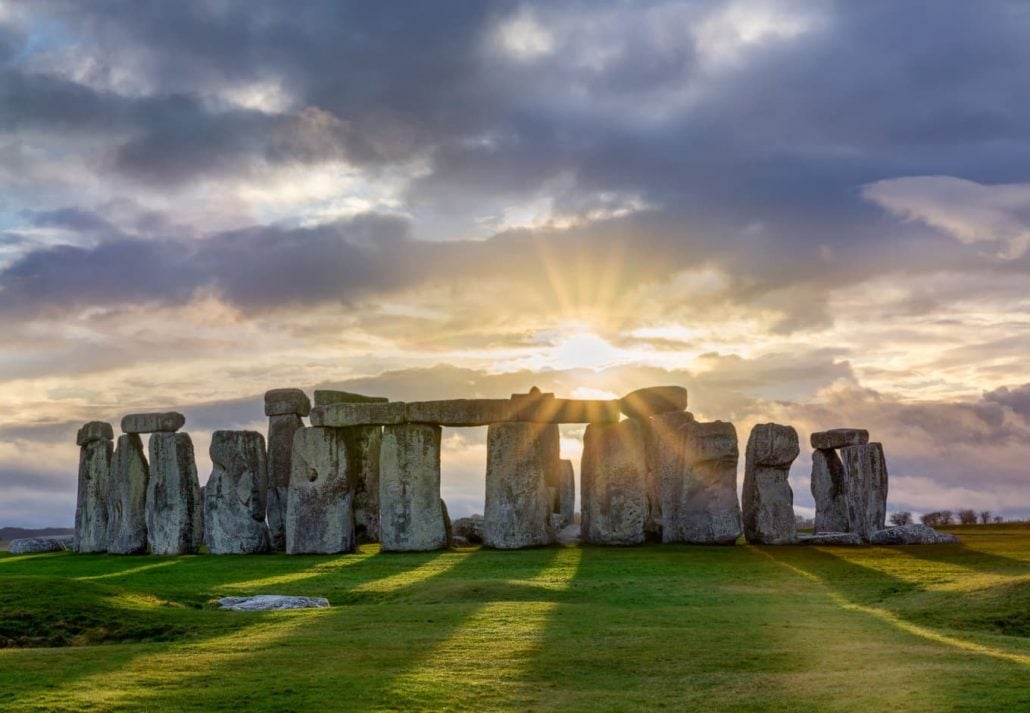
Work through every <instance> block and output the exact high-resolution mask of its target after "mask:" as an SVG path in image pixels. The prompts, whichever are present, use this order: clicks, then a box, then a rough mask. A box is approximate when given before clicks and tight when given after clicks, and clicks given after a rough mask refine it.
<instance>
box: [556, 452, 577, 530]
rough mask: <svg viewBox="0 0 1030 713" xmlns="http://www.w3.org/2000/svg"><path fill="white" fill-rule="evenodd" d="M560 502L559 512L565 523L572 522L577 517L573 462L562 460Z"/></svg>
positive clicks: (559, 472)
mask: <svg viewBox="0 0 1030 713" xmlns="http://www.w3.org/2000/svg"><path fill="white" fill-rule="evenodd" d="M557 490H558V502H557V510H556V511H555V512H557V513H558V514H559V515H561V516H562V517H563V518H565V522H566V523H569V522H572V518H573V517H574V516H575V515H576V474H575V473H574V472H573V470H572V461H571V460H562V461H561V466H560V468H559V470H558V488H557Z"/></svg>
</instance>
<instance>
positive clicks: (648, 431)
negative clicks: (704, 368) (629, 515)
mask: <svg viewBox="0 0 1030 713" xmlns="http://www.w3.org/2000/svg"><path fill="white" fill-rule="evenodd" d="M656 388H660V389H662V390H664V388H663V387H656ZM648 393H650V390H649V389H641V390H639V391H634V392H633V394H648ZM628 398H629V397H623V400H624V401H625V400H626V399H628ZM683 402H684V403H685V402H686V390H683ZM659 403H661V402H659ZM638 409H639V406H638ZM634 420H636V421H637V422H638V423H639V424H640V428H641V433H643V435H644V450H645V454H646V456H647V504H648V516H647V522H646V523H645V526H644V528H645V530H646V532H647V539H649V540H651V541H653V542H662V541H663V539H664V535H663V526H664V525H663V523H664V522H665V517H664V513H663V507H664V500H663V495H662V487H663V485H662V477H663V476H662V473H663V472H666V473H667V474H668V473H669V472H671V471H668V468H669V467H670V463H673V462H676V460H677V458H679V457H680V456H681V454H682V449H683V445H682V440H683V438H682V436H681V434H680V429H681V428H683V427H684V425H686V424H690V423H694V414H692V413H690V412H689V411H665V412H662V413H655V414H653V415H651V416H649V417H647V418H637V417H634ZM663 468H664V469H665V471H663ZM675 470H676V472H679V473H681V474H682V473H683V472H685V471H683V470H682V469H681V468H679V469H675Z"/></svg>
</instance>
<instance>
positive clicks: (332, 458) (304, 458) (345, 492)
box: [286, 426, 357, 554]
mask: <svg viewBox="0 0 1030 713" xmlns="http://www.w3.org/2000/svg"><path fill="white" fill-rule="evenodd" d="M347 465H348V457H347V434H346V432H344V431H343V430H341V429H336V428H322V427H319V426H313V427H311V428H302V429H300V430H299V431H297V432H296V433H295V434H294V437H293V467H292V473H291V475H290V493H289V505H288V507H287V509H286V552H287V553H288V554H306V553H326V554H328V553H335V552H353V551H354V549H355V546H356V544H357V541H356V539H355V535H354V491H353V490H352V489H351V477H350V474H349V473H348V472H347Z"/></svg>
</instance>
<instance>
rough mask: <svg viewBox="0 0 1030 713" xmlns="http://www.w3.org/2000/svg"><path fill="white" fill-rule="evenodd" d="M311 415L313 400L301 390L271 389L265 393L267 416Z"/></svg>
mask: <svg viewBox="0 0 1030 713" xmlns="http://www.w3.org/2000/svg"><path fill="white" fill-rule="evenodd" d="M309 413H311V400H310V399H309V398H308V395H307V394H305V393H304V392H303V391H301V390H300V389H271V390H270V391H266V392H265V415H266V416H288V415H290V414H295V415H297V416H307V415H308V414H309Z"/></svg>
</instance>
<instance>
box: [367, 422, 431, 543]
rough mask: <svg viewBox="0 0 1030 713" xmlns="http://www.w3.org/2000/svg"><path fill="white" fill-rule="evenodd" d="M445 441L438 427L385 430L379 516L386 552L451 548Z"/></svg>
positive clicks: (417, 425) (411, 424) (404, 427)
mask: <svg viewBox="0 0 1030 713" xmlns="http://www.w3.org/2000/svg"><path fill="white" fill-rule="evenodd" d="M440 436H441V428H440V427H439V426H431V425H427V424H414V423H409V424H397V425H391V426H386V427H384V428H383V447H382V451H381V453H380V456H379V466H380V478H379V512H380V515H381V518H382V521H381V522H380V541H381V542H382V550H383V551H384V552H405V551H420V550H438V549H443V548H444V547H446V546H447V531H446V529H445V526H444V518H443V508H441V507H440Z"/></svg>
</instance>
